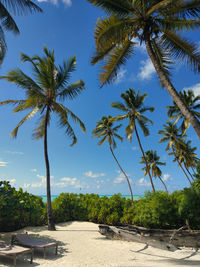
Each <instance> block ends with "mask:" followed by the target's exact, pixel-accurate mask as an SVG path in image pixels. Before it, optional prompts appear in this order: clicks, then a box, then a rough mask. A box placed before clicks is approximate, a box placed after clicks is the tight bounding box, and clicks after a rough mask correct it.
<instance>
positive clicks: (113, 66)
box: [99, 40, 134, 86]
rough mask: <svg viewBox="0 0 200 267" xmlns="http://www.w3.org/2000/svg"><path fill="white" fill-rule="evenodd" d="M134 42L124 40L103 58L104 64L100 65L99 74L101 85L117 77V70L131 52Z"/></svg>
mask: <svg viewBox="0 0 200 267" xmlns="http://www.w3.org/2000/svg"><path fill="white" fill-rule="evenodd" d="M133 48H134V43H132V42H131V41H130V40H126V41H125V42H123V44H122V45H121V46H119V47H116V48H115V49H114V50H113V52H112V54H110V55H109V56H108V57H107V58H106V59H105V64H104V65H103V67H102V69H103V70H102V72H101V73H100V75H99V78H100V81H101V86H103V85H104V84H105V83H108V84H109V83H111V82H113V81H114V80H115V79H116V78H117V71H118V70H119V69H120V67H121V66H122V65H124V64H125V63H126V61H127V60H128V59H129V58H130V56H131V54H132V53H133Z"/></svg>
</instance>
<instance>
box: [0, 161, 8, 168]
mask: <svg viewBox="0 0 200 267" xmlns="http://www.w3.org/2000/svg"><path fill="white" fill-rule="evenodd" d="M7 164H8V162H6V161H0V167H6V166H7Z"/></svg>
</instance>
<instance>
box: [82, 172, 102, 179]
mask: <svg viewBox="0 0 200 267" xmlns="http://www.w3.org/2000/svg"><path fill="white" fill-rule="evenodd" d="M84 175H85V176H86V177H90V178H99V177H103V176H106V174H105V173H93V172H92V171H88V172H84Z"/></svg>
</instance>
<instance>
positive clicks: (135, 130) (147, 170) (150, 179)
mask: <svg viewBox="0 0 200 267" xmlns="http://www.w3.org/2000/svg"><path fill="white" fill-rule="evenodd" d="M134 129H135V133H136V136H137V140H138V144H139V146H140V150H141V152H142V155H143V158H144V161H145V164H146V168H147V172H148V175H149V179H150V182H151V186H152V189H153V191H154V192H155V191H156V190H155V187H154V184H153V180H152V177H151V174H150V171H149V166H148V163H147V160H146V157H145V154H144V150H143V148H142V144H141V142H140V138H139V135H138V131H137V128H136V125H135V123H134Z"/></svg>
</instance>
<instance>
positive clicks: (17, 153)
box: [5, 150, 24, 155]
mask: <svg viewBox="0 0 200 267" xmlns="http://www.w3.org/2000/svg"><path fill="white" fill-rule="evenodd" d="M5 153H7V154H12V155H24V153H23V152H20V151H10V150H6V151H5Z"/></svg>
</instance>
